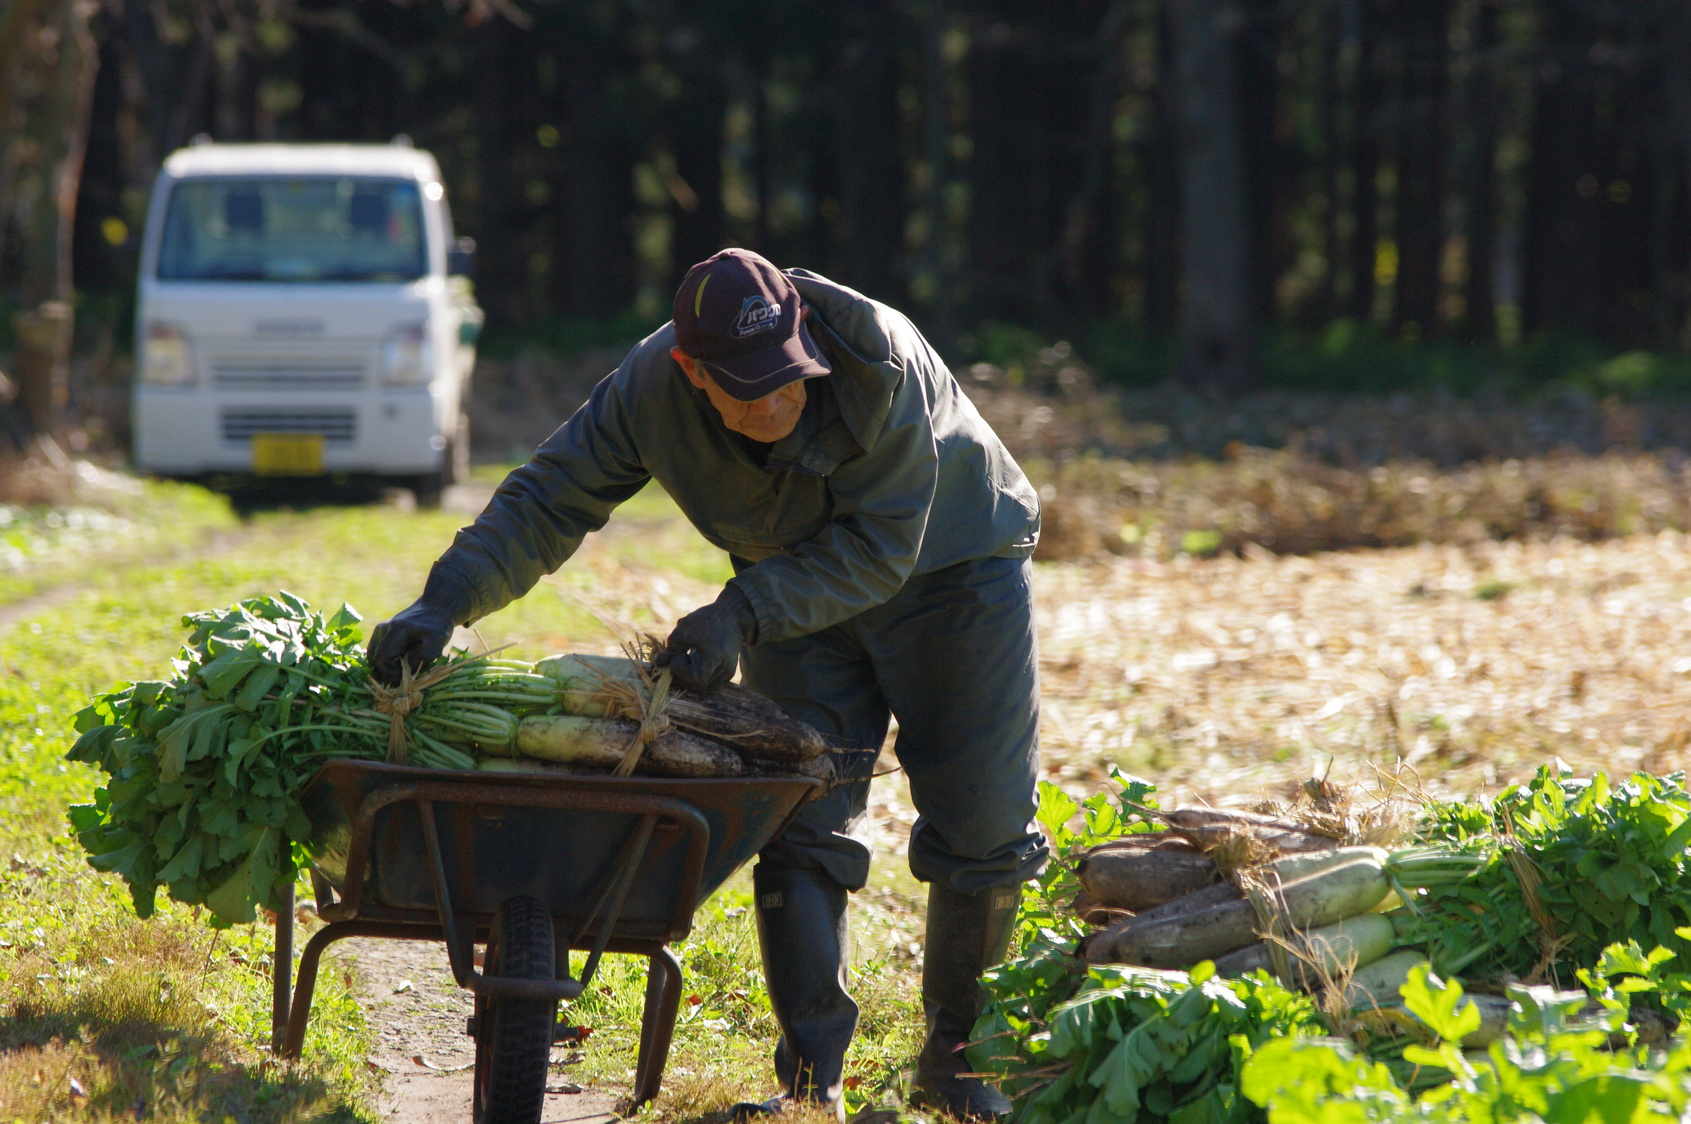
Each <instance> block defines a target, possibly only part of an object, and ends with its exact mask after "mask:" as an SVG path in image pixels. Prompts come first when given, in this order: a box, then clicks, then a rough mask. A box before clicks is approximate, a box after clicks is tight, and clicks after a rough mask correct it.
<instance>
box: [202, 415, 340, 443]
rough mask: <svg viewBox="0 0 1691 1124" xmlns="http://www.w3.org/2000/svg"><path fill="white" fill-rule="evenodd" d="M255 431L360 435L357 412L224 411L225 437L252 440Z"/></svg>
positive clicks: (330, 436)
mask: <svg viewBox="0 0 1691 1124" xmlns="http://www.w3.org/2000/svg"><path fill="white" fill-rule="evenodd" d="M255 433H321V434H322V435H323V439H324V440H325V441H334V442H345V441H352V440H353V439H354V438H356V437H357V436H358V415H357V414H355V413H354V412H353V411H351V410H334V409H327V410H270V409H264V408H256V409H244V410H224V411H223V440H225V441H251V440H252V435H253V434H255Z"/></svg>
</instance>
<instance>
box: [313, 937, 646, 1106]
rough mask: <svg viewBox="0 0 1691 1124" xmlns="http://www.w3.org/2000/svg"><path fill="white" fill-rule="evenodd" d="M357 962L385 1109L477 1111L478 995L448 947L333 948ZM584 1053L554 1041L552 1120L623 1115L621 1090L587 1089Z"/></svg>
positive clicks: (549, 1088)
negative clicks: (473, 1030)
mask: <svg viewBox="0 0 1691 1124" xmlns="http://www.w3.org/2000/svg"><path fill="white" fill-rule="evenodd" d="M331 955H332V958H333V959H335V960H336V961H338V963H337V965H336V966H337V967H338V968H340V970H342V971H344V970H346V969H347V968H349V967H350V968H352V969H353V972H354V979H355V980H356V981H357V983H358V984H359V987H360V991H361V995H360V997H359V998H360V1001H361V1002H362V1003H363V1005H364V1010H365V1014H366V1017H367V1018H368V1019H369V1021H370V1026H371V1028H372V1029H373V1030H374V1032H375V1043H374V1050H373V1052H372V1054H371V1056H370V1062H371V1063H372V1064H373V1065H375V1066H376V1067H377V1068H379V1069H380V1070H381V1071H382V1072H383V1073H384V1074H385V1076H384V1078H383V1088H382V1094H381V1097H380V1098H379V1100H378V1102H377V1109H378V1110H379V1111H380V1113H381V1116H382V1119H383V1120H385V1121H390V1122H391V1124H425V1122H427V1124H439V1122H446V1121H453V1120H461V1121H468V1120H469V1119H470V1100H471V1071H470V1069H469V1067H470V1066H472V1065H473V1064H474V1062H475V1043H474V1042H472V1041H471V1040H470V1038H469V1036H468V1035H466V1034H465V1033H464V1021H465V1020H466V1019H468V1018H469V1017H470V1014H471V1013H472V1011H473V1009H474V1002H473V1001H472V999H471V998H470V993H469V992H467V991H464V990H462V989H460V988H459V987H458V986H457V985H456V984H455V983H453V980H452V972H451V970H450V969H449V968H448V966H447V963H446V949H445V948H444V947H443V946H441V945H438V944H432V943H424V942H419V941H384V940H373V939H357V940H349V941H346V942H345V943H343V944H341V945H338V946H337V947H336V951H335V952H334V953H333V954H331ZM578 1060H579V1055H572V1053H571V1051H569V1050H568V1049H565V1048H564V1047H561V1046H560V1047H554V1049H553V1051H552V1070H551V1073H550V1075H549V1076H548V1078H547V1082H546V1107H545V1109H544V1110H543V1111H542V1113H541V1116H540V1119H541V1120H542V1121H543V1122H545V1124H564V1122H566V1121H568V1122H574V1124H600V1122H605V1121H610V1120H614V1119H616V1118H617V1117H616V1100H617V1096H618V1095H621V1094H620V1093H615V1092H613V1093H605V1092H599V1091H595V1090H584V1089H582V1087H581V1086H580V1085H578V1084H576V1082H574V1081H573V1080H571V1077H570V1070H571V1068H572V1066H573V1064H574V1062H575V1061H578Z"/></svg>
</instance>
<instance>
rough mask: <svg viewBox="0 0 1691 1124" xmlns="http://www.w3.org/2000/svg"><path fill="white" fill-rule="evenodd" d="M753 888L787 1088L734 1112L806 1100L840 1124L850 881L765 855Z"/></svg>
mask: <svg viewBox="0 0 1691 1124" xmlns="http://www.w3.org/2000/svg"><path fill="white" fill-rule="evenodd" d="M752 891H753V894H754V896H755V898H756V913H757V940H758V946H759V947H760V948H761V949H762V950H763V978H764V982H765V983H766V984H767V985H768V988H769V1006H770V1008H771V1009H772V1010H773V1011H774V1012H775V1021H776V1023H777V1024H779V1026H780V1027H781V1040H780V1042H778V1043H777V1044H776V1046H775V1076H776V1078H777V1079H779V1080H780V1082H781V1087H782V1092H781V1094H780V1095H779V1096H777V1097H775V1098H773V1099H772V1100H768V1101H765V1102H763V1103H762V1104H741V1105H736V1106H735V1107H734V1117H735V1119H744V1118H746V1117H749V1116H753V1115H758V1114H761V1113H772V1112H780V1111H781V1110H782V1109H783V1108H784V1107H786V1106H788V1105H791V1104H792V1103H794V1102H796V1101H807V1102H811V1103H814V1104H819V1105H825V1106H828V1107H831V1108H832V1109H833V1110H834V1114H835V1116H836V1117H837V1118H838V1119H839V1120H840V1121H842V1124H843V1121H844V1120H845V1099H844V1096H843V1092H844V1088H845V1054H846V1047H847V1046H848V1045H850V1043H851V1036H852V1034H853V1033H854V1032H855V1031H856V1030H857V1004H856V1003H855V1002H853V1000H852V998H851V996H850V995H848V994H846V964H847V960H848V958H849V956H850V937H849V933H848V930H847V929H846V888H845V887H844V886H841V885H840V884H839V883H838V882H835V881H834V880H833V879H832V878H830V877H828V876H827V875H826V874H824V873H823V872H821V871H819V870H796V869H792V868H789V867H770V866H765V865H764V864H762V863H760V864H758V866H757V867H756V868H755V869H754V870H753V871H752Z"/></svg>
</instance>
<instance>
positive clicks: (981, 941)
mask: <svg viewBox="0 0 1691 1124" xmlns="http://www.w3.org/2000/svg"><path fill="white" fill-rule="evenodd" d="M1021 900H1022V891H1021V887H1019V886H1012V887H1008V888H1005V887H996V888H994V889H991V890H983V891H982V892H980V893H978V894H960V893H958V892H957V891H956V890H953V889H951V888H950V887H949V886H943V885H941V884H940V883H938V882H931V883H929V884H928V927H927V935H926V937H925V938H924V940H923V942H922V1008H923V1010H924V1011H925V1012H926V1014H927V1018H928V1038H927V1042H926V1043H924V1044H923V1046H922V1053H921V1054H920V1055H919V1056H918V1057H917V1059H916V1081H915V1090H914V1092H913V1093H912V1095H911V1104H912V1105H914V1106H917V1107H923V1108H933V1109H938V1110H939V1111H941V1112H945V1113H948V1114H950V1115H952V1116H955V1117H958V1118H959V1119H963V1120H994V1119H997V1118H998V1117H1001V1116H1005V1115H1007V1114H1008V1113H1009V1112H1010V1109H1011V1107H1012V1106H1011V1104H1010V1099H1009V1098H1008V1097H1006V1096H1005V1095H1004V1094H1003V1093H1000V1092H999V1091H998V1090H997V1089H994V1088H993V1087H992V1086H990V1085H988V1084H986V1083H985V1082H984V1081H982V1080H981V1079H980V1078H978V1077H962V1076H959V1075H960V1074H964V1073H967V1072H969V1060H968V1059H967V1058H966V1057H964V1055H963V1047H964V1045H966V1044H967V1043H968V1041H969V1034H970V1033H971V1032H972V1031H973V1030H974V1028H975V1019H976V1018H978V1017H979V1016H980V1013H981V1007H982V1005H983V1004H984V1003H985V1002H986V992H985V991H984V990H982V988H981V986H980V982H979V981H980V976H981V973H982V972H984V971H986V970H987V969H988V968H990V967H992V966H993V965H994V964H997V963H999V962H1001V961H1002V960H1003V959H1004V953H1005V951H1006V950H1007V949H1008V948H1009V947H1010V935H1011V933H1013V932H1014V931H1015V928H1016V908H1017V906H1019V905H1020V904H1021Z"/></svg>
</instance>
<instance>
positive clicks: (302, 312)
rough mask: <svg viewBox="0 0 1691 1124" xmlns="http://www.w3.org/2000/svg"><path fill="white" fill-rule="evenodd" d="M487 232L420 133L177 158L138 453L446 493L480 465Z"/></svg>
mask: <svg viewBox="0 0 1691 1124" xmlns="http://www.w3.org/2000/svg"><path fill="white" fill-rule="evenodd" d="M473 245H474V244H473V243H471V242H470V241H469V240H468V239H464V240H462V241H459V240H457V239H455V238H454V236H453V231H452V215H451V212H450V211H448V209H447V205H446V193H445V190H444V188H443V187H442V186H441V177H440V168H439V166H438V165H436V163H435V160H434V157H433V156H430V155H429V154H428V153H426V152H423V151H420V150H418V149H416V148H413V147H412V146H411V145H410V143H409V141H408V140H407V139H405V138H400V139H399V140H397V141H396V142H395V143H393V144H387V145H382V144H214V143H210V142H207V141H205V140H203V139H202V140H197V141H196V143H195V144H193V145H192V146H191V147H188V148H184V149H181V150H180V151H177V152H175V153H173V154H172V155H171V156H170V158H169V159H167V160H166V161H165V163H164V168H163V169H162V171H161V173H160V175H159V177H158V182H157V183H156V185H155V186H154V188H153V194H152V202H151V205H150V207H149V209H148V213H147V225H146V234H145V237H144V239H143V242H142V249H141V278H140V291H139V293H138V300H137V306H136V314H135V334H136V339H135V359H136V363H135V389H134V411H133V415H132V417H133V421H132V427H133V431H134V460H135V466H136V468H137V469H139V470H141V471H143V472H149V473H153V474H156V475H160V476H174V477H208V476H209V477H216V476H228V475H237V476H244V475H246V474H256V475H258V476H296V477H297V476H330V475H333V476H337V477H341V478H354V477H356V478H369V477H376V478H381V479H384V480H386V481H390V482H392V483H394V484H397V485H400V486H403V487H406V488H410V489H411V490H412V491H414V492H415V493H416V495H417V498H418V502H419V503H422V504H425V505H433V504H437V503H439V500H440V494H441V491H442V489H443V488H444V487H446V486H447V485H449V484H452V483H454V482H455V481H456V480H458V479H459V478H461V476H462V474H463V473H464V472H465V471H466V469H467V466H468V457H469V433H468V425H467V420H466V415H465V412H464V411H465V405H466V403H467V401H468V398H469V384H470V372H471V370H472V368H473V367H474V366H475V341H476V336H477V334H478V332H479V331H480V328H481V323H482V312H481V309H480V308H478V307H477V306H476V303H475V301H474V299H473V298H472V297H471V295H470V284H469V280H468V277H467V276H466V275H467V273H468V271H469V258H470V253H471V251H472V250H473Z"/></svg>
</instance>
